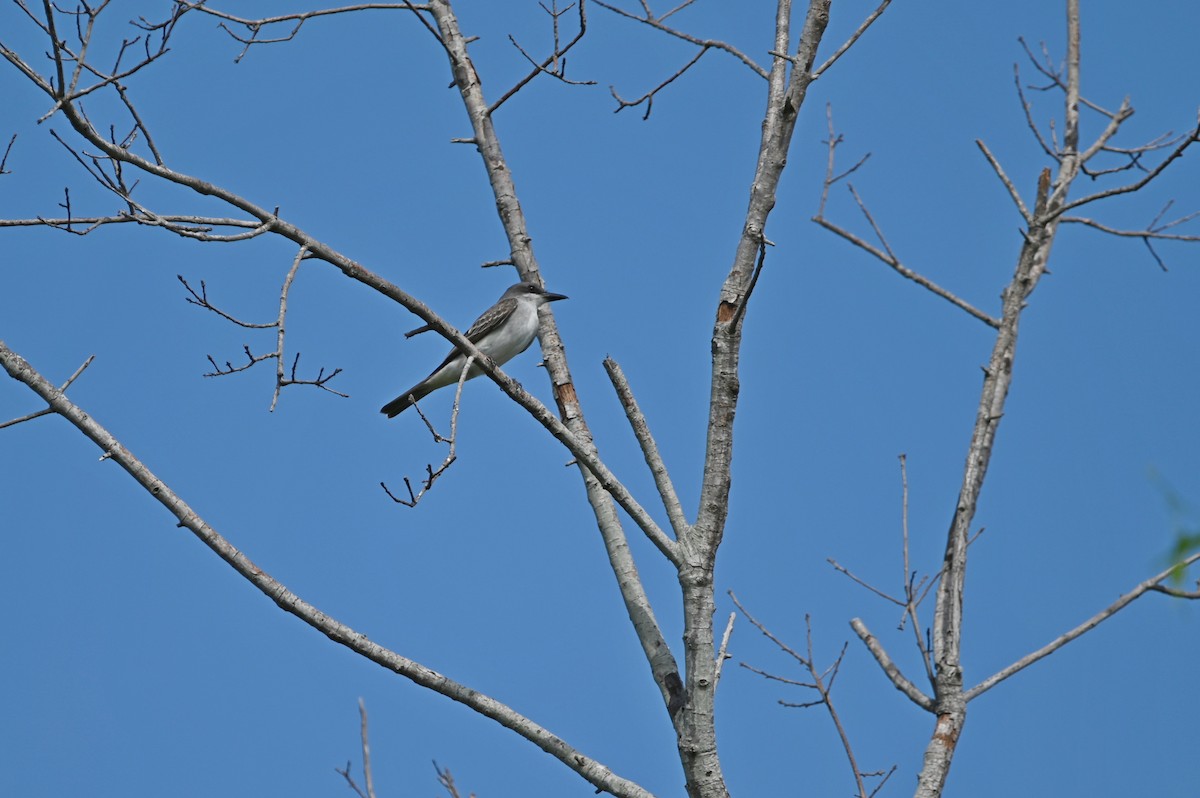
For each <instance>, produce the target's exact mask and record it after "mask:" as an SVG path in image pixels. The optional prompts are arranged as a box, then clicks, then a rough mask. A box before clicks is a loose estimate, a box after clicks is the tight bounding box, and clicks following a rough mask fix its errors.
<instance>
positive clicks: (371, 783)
mask: <svg viewBox="0 0 1200 798" xmlns="http://www.w3.org/2000/svg"><path fill="white" fill-rule="evenodd" d="M358 717H359V737H360V738H361V739H362V760H363V780H364V782H365V784H366V790H365V791H364V790H362V789H359V786H358V785H357V784H355V783H354V777H353V776H351V775H350V762H349V761H347V762H346V767H345V768H344V769H342V768H334V770H335V771H337V772H338V773H339V774H341V776H342V778H344V779H345V780H346V784H348V785H349V787H350V789H352V790H354V792H355V793H357V794H358V796H359V798H375V777H374V775H373V774H372V772H371V745H370V742H369V740H368V736H367V705H366V704H365V703H364V702H363V700H362V699H361V698H360V699H358Z"/></svg>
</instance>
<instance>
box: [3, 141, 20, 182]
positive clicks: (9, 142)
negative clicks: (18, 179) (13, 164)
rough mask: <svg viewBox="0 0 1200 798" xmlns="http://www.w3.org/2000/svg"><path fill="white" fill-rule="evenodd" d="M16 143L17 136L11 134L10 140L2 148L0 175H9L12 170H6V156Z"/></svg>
mask: <svg viewBox="0 0 1200 798" xmlns="http://www.w3.org/2000/svg"><path fill="white" fill-rule="evenodd" d="M16 143H17V134H16V133H13V134H12V138H10V139H9V140H8V146H7V147H5V148H4V155H3V156H0V175H11V174H12V170H11V169H6V168H5V167H6V166H7V165H8V156H9V154H10V153H11V152H12V148H13V145H14V144H16Z"/></svg>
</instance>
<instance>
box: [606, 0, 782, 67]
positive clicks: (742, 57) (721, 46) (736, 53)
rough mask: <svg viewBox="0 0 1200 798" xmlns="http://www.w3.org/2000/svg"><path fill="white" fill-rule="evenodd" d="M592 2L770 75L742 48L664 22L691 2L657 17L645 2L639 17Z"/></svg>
mask: <svg viewBox="0 0 1200 798" xmlns="http://www.w3.org/2000/svg"><path fill="white" fill-rule="evenodd" d="M592 2H594V3H595V4H596V5H598V6H600V7H601V8H604V9H607V10H609V11H611V12H613V13H614V14H618V15H620V16H622V17H625V18H626V19H632V20H634V21H636V22H641V23H642V24H644V25H649V26H650V27H652V28H655V29H657V30H660V31H662V32H663V33H666V34H667V35H669V36H674V37H675V38H677V39H683V40H684V41H685V42H690V43H691V44H694V45H696V46H697V47H701V48H703V49H705V50H709V49H714V50H724V51H725V52H727V53H729V54H730V55H732V56H733V57H734V58H736V59H737V60H739V61H741V62H742V63H743V64H745V65H746V66H747V67H749V68H750V69H751V70H753V72H754V74H756V75H758V76H759V77H760V78H763V79H764V80H765V79H768V78H769V77H770V76H769V75H768V73H767V70H765V69H763V68H762V67H760V66H759V65H758V64H756V63H754V61H753V60H752V59H751V58H750V57H749V56H747V55H746V54H745V53H743V52H742V51H741V50H739V49H737V48H736V47H734V46H733V45H731V44H728V43H727V42H722V41H718V40H716V39H701V38H699V37H696V36H692V35H691V34H688V33H684V32H683V31H680V30H676V29H675V28H672V27H670V26H669V25H664V24H663V20H665V19H666V18H667V17H669V16H671V15H672V14H674V13H675V12H676V11H680V10H681V9H684V8H686V7H687V6H689V5H691V2H685V3H683V4H682V5H680V6H679V7H677V8H675V9H672V10H671V11H669V12H667V13H666V14H664V15H663V16H661V17H655V16H654V15H653V14H652V13H650V9H649V7H648V6H646V5H645V4H643V5H642V9H643V11H644V13H645V16H644V17H639V16H637V15H636V14H630V13H629V12H628V11H624V10H622V9H620V8H617V7H616V6H613V5H609V4H608V3H604V2H601V0H592Z"/></svg>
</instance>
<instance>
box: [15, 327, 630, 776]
mask: <svg viewBox="0 0 1200 798" xmlns="http://www.w3.org/2000/svg"><path fill="white" fill-rule="evenodd" d="M0 366H3V367H4V369H5V371H7V372H8V375H9V376H10V377H12V378H13V379H15V380H17V381H19V382H22V383H24V384H25V385H27V386H28V387H29V388H30V390H32V391H33V392H34V393H36V394H37V395H38V396H40V397H41V398H42V399H43V400H45V402H46V403H47V404H48V405H49V406H50V409H51V410H52V411H53V412H55V413H57V414H58V415H60V416H62V417H63V418H64V419H66V420H67V421H69V422H70V423H71V424H72V425H73V426H75V427H76V428H77V429H78V430H79V431H80V432H82V433H83V434H84V435H85V436H87V437H88V438H89V439H90V440H91V441H92V442H93V443H95V444H96V445H97V446H98V447H100V451H102V452H104V454H105V455H106V456H107V457H108V459H111V460H112V461H113V462H115V463H116V464H117V465H119V466H120V467H121V468H122V469H124V470H125V471H126V472H127V473H128V474H129V475H130V476H131V477H133V479H134V480H135V481H136V482H137V483H138V484H139V485H141V486H142V488H143V489H144V490H146V491H147V492H148V493H150V494H151V495H152V496H154V497H155V499H157V500H158V502H159V503H160V504H162V505H163V506H164V507H165V508H166V509H167V511H168V512H170V513H171V514H172V515H173V516H175V518H176V519H178V521H179V526H181V527H184V528H186V529H188V530H190V531H191V532H192V533H193V534H194V535H195V536H196V537H197V538H199V539H200V541H201V542H202V543H203V544H204V545H206V546H207V547H208V548H210V549H211V550H212V551H213V552H214V553H215V554H216V555H217V556H219V557H220V558H221V559H222V560H224V561H225V562H226V563H227V564H228V565H229V566H230V567H231V568H233V569H234V570H235V571H236V572H237V573H238V574H240V575H241V576H242V577H243V578H244V579H246V580H247V581H248V582H250V583H251V584H252V585H254V586H255V587H256V588H258V590H260V591H261V592H262V593H263V594H264V595H265V596H267V598H269V599H271V601H273V602H275V604H277V605H278V606H279V608H280V609H282V610H283V611H284V612H287V613H289V614H291V615H294V616H296V617H297V618H299V619H300V620H301V621H303V622H304V623H305V624H307V625H309V626H311V627H312V628H313V629H315V630H317V631H318V632H320V633H321V634H323V635H325V636H326V637H328V638H329V639H330V640H332V641H333V642H335V643H338V644H339V645H342V646H345V647H346V648H349V649H350V650H351V651H354V652H355V653H356V654H358V655H360V656H362V657H365V658H366V659H369V660H370V661H372V662H374V663H376V664H378V665H380V666H382V667H384V668H386V669H388V670H390V671H392V672H394V673H396V674H398V675H400V676H403V677H405V678H406V679H409V680H411V681H413V682H414V683H416V684H418V685H420V686H422V687H425V688H427V689H430V690H433V691H434V692H437V693H440V694H442V695H445V696H446V697H448V698H451V699H453V700H454V701H458V702H460V703H462V704H464V705H466V706H467V707H470V708H471V709H472V710H474V711H475V712H478V713H479V714H481V715H483V716H485V717H488V718H491V719H492V720H494V721H496V722H497V723H499V724H500V725H501V726H504V727H505V728H507V729H510V730H512V731H514V732H516V733H517V734H519V735H521V736H522V737H524V738H525V739H527V740H529V741H530V742H532V743H533V744H534V745H536V746H538V747H539V748H541V749H542V750H543V751H545V752H546V753H548V754H550V755H551V756H553V757H555V758H556V759H558V760H559V761H561V762H562V763H563V764H565V765H566V766H567V767H569V768H570V769H571V770H573V771H575V772H576V773H578V774H579V775H580V776H582V777H583V778H584V779H586V780H587V781H588V782H589V783H591V784H592V785H594V786H595V787H597V788H598V789H600V790H603V791H605V792H610V793H612V794H613V795H617V796H624V797H626V798H650V793H648V792H646V791H645V790H643V789H642V788H641V787H639V786H638V785H636V784H634V783H633V782H631V781H628V780H627V779H623V778H621V777H620V776H617V775H616V774H615V773H613V772H612V771H611V770H609V769H608V768H607V767H605V766H604V765H602V764H600V763H599V762H597V761H595V760H594V759H591V758H590V757H588V756H586V755H584V754H583V753H581V752H580V751H578V750H576V749H575V748H573V747H571V746H570V745H568V744H567V743H566V742H565V741H564V740H562V739H560V738H559V737H556V736H555V735H554V734H552V733H550V732H549V731H548V730H546V729H544V728H542V727H541V726H539V725H538V724H536V723H534V722H533V721H532V720H530V719H529V718H526V717H524V716H522V715H521V714H520V713H518V712H516V711H515V710H513V709H512V708H511V707H508V706H506V705H505V704H502V703H500V702H499V701H497V700H495V699H494V698H492V697H490V696H488V695H485V694H484V693H482V692H480V691H478V690H475V689H472V688H470V687H467V686H466V685H463V684H460V683H458V682H455V681H454V680H452V679H450V678H449V677H447V676H444V675H442V674H440V673H438V672H436V671H432V670H430V669H429V668H426V667H425V666H423V665H421V664H420V663H418V662H416V661H414V660H411V659H409V658H407V657H404V656H402V655H400V654H398V653H396V652H394V651H390V650H388V649H386V648H384V647H383V646H380V645H378V644H377V643H374V642H373V641H371V640H370V639H369V638H368V637H367V636H366V635H364V634H362V633H361V632H358V631H356V630H354V629H351V628H350V627H349V626H346V625H345V624H343V623H341V622H340V621H337V620H336V619H334V618H332V617H330V616H329V615H327V614H326V613H324V612H322V611H320V610H319V609H317V608H316V607H315V606H313V605H312V604H309V603H308V602H306V601H304V600H303V599H301V598H300V597H299V596H298V595H296V594H295V593H293V592H292V591H290V590H289V589H288V588H287V587H286V586H285V585H283V584H282V583H280V582H279V581H278V580H276V579H274V578H273V577H271V576H270V575H269V574H267V573H266V572H265V571H263V570H262V569H261V568H259V567H258V566H257V565H255V564H254V563H253V562H252V561H251V560H250V559H249V558H248V557H247V556H246V555H245V554H244V553H242V552H241V551H240V550H239V549H237V548H236V547H235V546H233V545H232V544H231V543H230V542H229V541H228V540H226V539H225V538H224V537H223V536H221V535H220V534H219V533H218V532H217V531H216V530H215V529H213V528H212V527H211V526H209V525H208V524H207V523H206V522H205V521H204V519H202V518H201V517H200V516H199V515H198V514H197V513H196V512H195V511H194V510H193V509H192V508H191V507H190V506H188V504H187V503H186V502H184V501H183V499H182V498H180V497H179V496H178V495H176V494H175V492H174V491H173V490H171V488H170V487H169V486H168V485H167V484H166V483H165V482H163V481H162V480H161V479H159V477H158V476H157V475H156V474H154V473H153V472H152V471H150V469H149V468H147V467H146V466H145V464H143V463H142V462H141V461H140V460H139V459H138V458H137V457H136V456H135V455H134V454H133V453H132V452H130V451H129V450H128V449H126V448H125V447H124V446H123V445H121V443H120V442H119V441H118V440H117V439H116V438H114V437H113V436H112V434H111V433H109V431H108V430H106V429H105V428H104V427H102V426H100V424H99V423H98V422H97V421H96V420H95V418H94V417H93V416H92V415H91V414H89V413H87V412H86V411H84V410H83V409H82V408H80V407H79V406H78V405H76V404H74V403H73V402H71V401H70V400H69V399H68V398H67V397H66V396H65V395H63V393H62V391H60V390H58V389H57V388H55V387H54V386H53V385H52V384H51V383H49V382H48V381H47V380H46V379H45V378H44V377H43V376H42V375H41V374H39V373H38V372H37V371H35V370H34V368H33V367H32V366H30V365H29V363H27V362H26V361H25V360H24V359H23V358H21V356H20V355H18V354H17V353H15V352H13V351H12V350H11V349H9V348H8V347H7V346H6V345H4V343H3V342H0Z"/></svg>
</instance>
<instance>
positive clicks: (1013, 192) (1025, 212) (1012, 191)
mask: <svg viewBox="0 0 1200 798" xmlns="http://www.w3.org/2000/svg"><path fill="white" fill-rule="evenodd" d="M975 146H977V147H979V151H980V152H982V153H983V157H984V158H987V161H988V163H989V164H991V166H992V170H993V171H995V173H996V176H997V177H999V178H1000V182H1001V183H1003V184H1004V187H1005V188H1006V189H1008V196H1010V197H1012V201H1013V202H1014V203H1015V204H1016V206H1017V210H1019V211H1020V212H1021V218H1023V219H1024V220H1025V223H1026V224H1031V223H1032V222H1033V216H1032V215H1031V214H1030V213H1029V209H1028V208H1026V207H1025V203H1024V202H1023V201H1022V200H1021V194H1020V192H1019V191H1017V187H1016V186H1014V185H1013V183H1012V181H1011V180H1009V179H1008V175H1007V174H1005V173H1004V168H1003V167H1002V166H1000V162H999V161H998V160H996V156H995V155H992V151H991V150H989V149H988V146H987V145H986V144H984V143H983V139H975Z"/></svg>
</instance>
